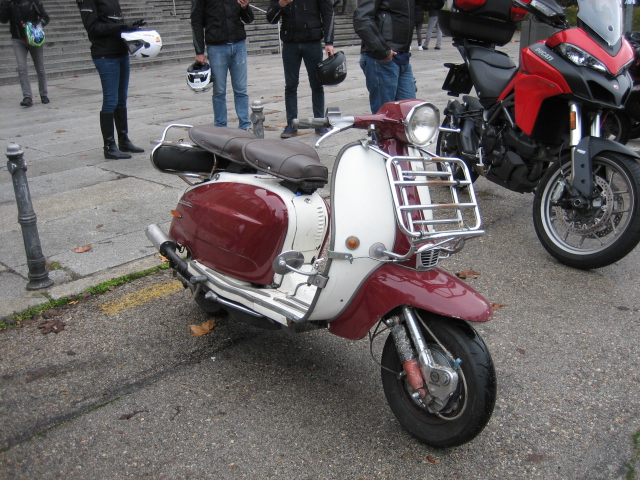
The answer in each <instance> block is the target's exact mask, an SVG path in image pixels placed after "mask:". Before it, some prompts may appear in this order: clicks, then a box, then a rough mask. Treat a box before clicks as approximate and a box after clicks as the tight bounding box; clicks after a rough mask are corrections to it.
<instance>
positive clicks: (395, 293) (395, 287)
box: [320, 264, 493, 340]
mask: <svg viewBox="0 0 640 480" xmlns="http://www.w3.org/2000/svg"><path fill="white" fill-rule="evenodd" d="M329 276H331V272H330V271H329ZM320 301H322V296H321V297H320ZM400 305H411V306H412V307H415V308H419V309H423V310H427V311H429V312H433V313H436V314H439V315H443V316H445V317H453V318H460V319H463V320H468V321H472V322H486V321H487V320H490V319H491V317H492V316H493V309H492V308H491V305H490V304H489V302H487V301H486V300H485V299H484V297H482V296H481V295H480V294H479V293H478V292H476V291H475V290H474V289H473V288H471V287H470V286H469V285H467V284H466V283H464V282H463V281H461V280H460V279H458V278H456V277H454V276H453V275H450V274H448V273H446V272H444V271H442V270H439V269H437V268H436V269H433V270H428V271H426V272H418V271H416V270H410V269H408V268H402V267H400V266H398V265H394V264H384V265H382V266H380V267H379V268H377V269H376V270H375V271H374V272H373V273H372V274H371V275H370V276H369V278H367V279H366V280H365V281H364V283H363V284H362V285H361V287H360V289H359V291H358V293H356V296H355V297H354V298H353V300H352V301H351V303H350V304H349V306H348V307H347V308H346V309H345V310H344V311H343V312H342V313H341V314H340V315H339V316H338V317H337V318H336V319H335V320H334V321H332V322H331V323H329V331H330V332H331V333H333V334H334V335H338V336H339V337H343V338H347V339H349V340H358V339H360V338H363V337H364V336H365V335H366V334H367V332H368V331H369V329H371V327H372V326H373V325H375V323H376V322H377V321H378V320H379V319H380V318H381V317H382V316H384V315H385V314H386V313H387V312H389V311H390V310H392V309H394V308H396V307H398V306H400Z"/></svg>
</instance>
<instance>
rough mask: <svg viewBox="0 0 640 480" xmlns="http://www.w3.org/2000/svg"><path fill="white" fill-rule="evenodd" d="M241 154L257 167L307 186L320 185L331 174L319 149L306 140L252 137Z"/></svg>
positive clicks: (323, 183) (321, 185)
mask: <svg viewBox="0 0 640 480" xmlns="http://www.w3.org/2000/svg"><path fill="white" fill-rule="evenodd" d="M242 154H243V157H244V160H245V161H246V162H247V163H248V164H249V165H251V166H252V167H254V168H255V169H256V170H259V171H261V172H265V173H269V174H271V175H274V176H276V177H278V178H282V179H284V180H287V181H289V182H292V183H294V184H298V185H303V186H304V188H305V189H307V188H321V187H323V186H324V185H326V184H327V181H328V178H329V171H328V169H327V167H325V166H324V165H322V164H321V163H320V159H319V158H318V154H317V153H316V151H315V150H314V149H313V148H312V147H310V146H308V145H305V144H304V143H300V142H296V141H292V140H287V141H282V140H252V141H249V142H247V143H245V144H244V146H243V147H242Z"/></svg>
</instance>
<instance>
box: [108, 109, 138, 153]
mask: <svg viewBox="0 0 640 480" xmlns="http://www.w3.org/2000/svg"><path fill="white" fill-rule="evenodd" d="M113 120H114V121H115V123H116V132H118V147H119V148H120V150H121V151H123V152H131V153H142V152H144V149H142V148H140V147H136V146H135V145H134V144H133V143H131V140H129V125H128V122H127V109H126V108H116V109H115V110H114V112H113Z"/></svg>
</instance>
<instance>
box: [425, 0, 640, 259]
mask: <svg viewBox="0 0 640 480" xmlns="http://www.w3.org/2000/svg"><path fill="white" fill-rule="evenodd" d="M578 6H579V12H578V26H577V27H575V28H569V27H568V24H567V22H566V15H565V12H564V10H563V9H562V8H561V7H560V6H559V5H558V4H557V3H556V2H555V1H554V0H513V1H512V0H455V1H454V7H453V9H452V10H451V11H440V12H438V15H439V17H438V18H439V21H440V27H441V28H442V30H443V31H444V33H445V34H448V35H451V36H452V37H453V40H454V45H455V46H456V47H457V48H458V50H459V51H460V54H461V55H462V58H463V59H464V63H462V64H448V65H447V66H448V67H449V69H450V71H449V75H448V76H447V79H446V80H445V84H444V86H443V89H445V90H448V91H449V94H450V95H453V96H459V95H460V94H468V93H469V92H470V91H471V88H472V87H473V88H475V90H476V93H477V95H478V96H477V98H476V97H472V96H469V95H464V96H463V98H462V102H460V101H459V100H451V101H450V102H449V104H448V106H447V108H446V110H445V112H444V113H445V119H444V121H443V125H442V127H443V128H442V129H441V130H442V131H441V133H440V136H439V138H438V146H437V151H438V152H439V153H440V154H441V155H445V156H458V157H460V158H462V159H463V160H464V161H465V162H466V163H467V165H468V166H469V168H470V169H471V171H472V177H474V178H477V177H478V176H479V175H483V176H485V177H486V178H487V179H488V180H490V181H492V182H495V183H497V184H498V185H501V186H503V187H505V188H508V189H509V190H513V191H515V192H521V193H524V192H535V196H534V204H533V220H534V226H535V230H536V234H537V236H538V238H539V240H540V242H541V243H542V245H543V246H544V247H545V249H546V250H547V251H548V252H549V253H550V254H551V255H552V256H553V257H555V258H556V259H557V260H558V261H560V262H561V263H564V264H566V265H569V266H572V267H576V268H581V269H590V268H598V267H603V266H606V265H609V264H611V263H613V262H616V261H618V260H620V259H621V258H623V257H624V256H625V255H627V254H628V253H629V252H630V251H631V250H633V248H634V247H635V246H636V245H637V244H638V242H639V241H640V199H639V197H638V195H639V194H640V191H639V184H640V166H639V165H638V162H637V160H638V159H640V157H639V156H638V155H637V154H636V153H635V152H633V151H631V150H630V149H628V148H626V147H624V146H623V145H620V144H619V143H616V142H613V141H611V140H609V139H604V138H601V135H602V131H601V125H602V122H603V112H606V111H608V110H612V109H613V110H620V109H621V108H623V106H624V103H625V101H626V99H627V97H628V95H629V91H630V88H631V78H630V75H629V73H628V68H629V65H630V64H631V63H632V62H633V58H634V56H633V49H632V48H631V47H630V45H629V43H628V42H627V41H626V40H625V39H624V38H623V37H622V33H621V25H622V22H621V18H622V17H621V16H622V6H621V4H620V1H619V0H598V1H592V0H578ZM527 13H530V14H531V15H533V16H534V17H535V18H536V19H537V20H538V21H541V22H543V23H546V24H547V25H551V26H553V27H555V28H559V29H561V30H560V31H558V32H557V33H555V34H553V35H552V36H550V37H549V38H548V39H547V40H545V41H542V42H538V43H535V44H533V45H531V46H529V47H527V48H524V49H523V50H522V51H521V53H520V65H519V66H516V65H515V64H514V63H513V62H512V61H511V59H510V58H509V57H508V56H507V55H506V54H505V53H503V52H500V51H498V50H496V45H498V46H501V45H504V44H506V43H507V42H509V41H510V40H511V38H512V36H513V33H514V32H515V28H516V22H517V21H520V20H522V19H523V18H524V17H525V15H526V14H527Z"/></svg>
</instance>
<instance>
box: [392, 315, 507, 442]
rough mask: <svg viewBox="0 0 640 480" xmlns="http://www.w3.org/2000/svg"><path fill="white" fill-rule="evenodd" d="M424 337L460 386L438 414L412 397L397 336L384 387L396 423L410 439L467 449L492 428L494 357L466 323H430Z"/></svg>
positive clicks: (434, 320) (442, 320)
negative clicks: (488, 428)
mask: <svg viewBox="0 0 640 480" xmlns="http://www.w3.org/2000/svg"><path fill="white" fill-rule="evenodd" d="M419 313H421V314H422V319H423V321H424V322H425V325H426V326H427V328H428V330H427V329H425V328H424V326H422V331H423V335H424V337H425V340H426V342H427V345H428V348H429V350H430V351H431V353H432V355H433V358H434V360H435V362H436V363H438V364H440V365H444V366H448V367H451V368H454V365H455V362H456V360H457V359H459V360H460V364H459V367H458V370H457V371H458V375H459V378H460V380H459V384H458V388H457V389H456V391H455V393H454V395H453V396H452V397H451V398H450V399H449V401H448V403H447V405H446V406H445V407H444V408H443V409H442V410H440V411H434V410H433V409H432V408H431V407H430V406H429V405H428V404H427V403H426V402H425V400H421V399H416V398H414V397H413V396H412V392H413V390H412V388H411V386H410V385H409V383H408V381H407V379H406V375H405V374H404V371H403V366H402V364H401V362H400V358H399V356H398V351H397V349H396V345H395V341H394V340H393V336H392V335H389V336H388V337H387V340H386V342H385V345H384V348H383V350H382V359H381V365H382V369H381V372H382V386H383V389H384V393H385V395H386V397H387V402H388V403H389V406H390V407H391V410H392V412H393V414H394V415H395V417H396V419H397V420H398V422H399V423H400V425H402V427H403V428H404V429H405V430H407V431H408V432H409V433H410V434H411V435H413V436H414V437H415V438H417V439H418V440H420V441H421V442H422V443H424V444H426V445H429V446H431V447H434V448H447V447H455V446H458V445H462V444H464V443H467V442H469V441H471V440H472V439H473V438H475V437H476V436H477V435H478V434H479V433H480V432H481V431H482V429H484V427H485V426H486V425H487V423H488V422H489V419H490V418H491V414H492V413H493V407H494V405H495V401H496V391H497V382H496V373H495V368H494V366H493V361H492V359H491V355H489V351H488V349H487V347H486V345H485V344H484V342H483V341H482V339H481V338H480V336H479V335H478V334H477V333H476V331H475V330H474V329H473V328H472V327H471V326H470V325H468V324H467V323H466V322H463V321H460V320H454V319H449V318H442V317H433V318H427V315H428V314H427V313H426V312H419Z"/></svg>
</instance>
